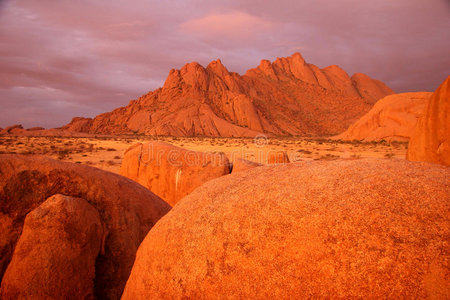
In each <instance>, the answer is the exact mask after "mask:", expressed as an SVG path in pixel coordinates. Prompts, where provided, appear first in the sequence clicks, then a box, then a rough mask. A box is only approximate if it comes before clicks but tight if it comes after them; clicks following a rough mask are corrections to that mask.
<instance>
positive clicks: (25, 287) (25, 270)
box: [1, 194, 103, 299]
mask: <svg viewBox="0 0 450 300" xmlns="http://www.w3.org/2000/svg"><path fill="white" fill-rule="evenodd" d="M102 241H103V225H102V222H101V220H100V215H99V213H98V211H97V210H96V209H95V208H94V207H93V206H92V205H90V204H89V203H88V202H87V201H86V200H84V199H81V198H73V197H67V196H64V195H59V194H58V195H54V196H52V197H50V198H49V199H47V200H46V201H45V202H44V203H42V204H41V205H40V206H38V207H37V208H35V209H34V210H33V211H31V212H30V213H29V214H28V215H27V216H26V218H25V223H24V226H23V230H22V234H21V236H20V238H19V240H18V242H17V244H16V247H15V250H14V254H13V256H12V259H11V262H10V264H9V266H8V268H7V270H6V272H5V275H4V276H3V280H2V285H1V296H2V299H45V298H52V299H92V298H93V297H94V277H95V260H96V259H97V256H98V254H99V253H100V251H101V246H102Z"/></svg>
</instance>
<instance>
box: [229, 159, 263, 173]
mask: <svg viewBox="0 0 450 300" xmlns="http://www.w3.org/2000/svg"><path fill="white" fill-rule="evenodd" d="M262 165H263V164H260V163H257V162H254V161H249V160H246V159H243V158H236V159H235V160H234V161H233V169H232V171H231V173H236V172H240V171H245V170H248V169H253V168H255V167H260V166H262Z"/></svg>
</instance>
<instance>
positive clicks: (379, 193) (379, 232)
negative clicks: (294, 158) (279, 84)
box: [122, 160, 450, 299]
mask: <svg viewBox="0 0 450 300" xmlns="http://www.w3.org/2000/svg"><path fill="white" fill-rule="evenodd" d="M449 177H450V169H449V168H448V167H445V166H439V165H429V164H423V163H412V162H408V161H399V160H357V161H350V160H348V161H333V162H312V163H306V164H305V163H303V164H296V163H293V164H282V165H274V166H264V167H258V168H253V169H251V170H248V171H246V172H239V173H236V174H234V175H230V176H225V177H222V178H219V179H216V180H212V181H210V182H207V183H206V184H204V185H203V186H201V187H200V188H198V189H196V190H195V191H194V192H193V193H191V194H190V195H188V196H187V197H185V198H184V199H183V200H181V201H180V202H179V203H178V204H177V205H176V206H175V207H174V208H173V209H172V211H171V212H169V213H168V214H167V215H166V216H165V217H163V218H162V219H161V220H160V221H159V222H158V223H157V224H156V225H155V226H154V227H153V228H152V230H151V231H150V232H149V234H148V235H147V237H146V238H145V240H144V241H143V242H142V244H141V246H140V247H139V250H138V253H137V256H136V261H135V263H134V266H133V270H132V272H131V275H130V278H129V279H128V282H127V285H126V287H125V291H124V294H123V296H122V298H123V299H147V298H168V299H182V298H186V299H188V298H192V299H196V298H202V299H210V298H227V299H286V298H294V299H304V298H367V297H369V298H425V297H430V298H442V299H443V298H448V297H450V294H449V289H448V286H449V285H450V280H449V278H450V271H449V270H450V268H449V267H450V266H449V240H448V237H449V235H450V214H449V211H450V182H449V181H448V178H449Z"/></svg>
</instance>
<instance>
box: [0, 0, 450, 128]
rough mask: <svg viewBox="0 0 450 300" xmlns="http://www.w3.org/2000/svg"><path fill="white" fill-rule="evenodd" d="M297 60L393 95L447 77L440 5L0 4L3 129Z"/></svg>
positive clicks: (153, 0) (288, 1) (381, 0)
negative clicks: (201, 68) (210, 68)
mask: <svg viewBox="0 0 450 300" xmlns="http://www.w3.org/2000/svg"><path fill="white" fill-rule="evenodd" d="M297 51H298V52H300V53H302V55H303V57H304V58H305V59H306V60H307V61H308V62H310V63H313V64H315V65H317V66H319V67H326V66H328V65H332V64H337V65H339V66H341V67H342V68H343V69H345V70H346V71H347V72H348V73H349V74H350V75H351V74H353V73H355V72H362V73H366V74H368V75H369V76H371V77H373V78H376V79H380V80H382V81H384V82H385V83H387V84H388V85H389V86H390V87H391V88H393V89H394V90H395V91H396V92H405V91H423V90H425V91H433V90H434V89H436V88H437V86H438V85H439V83H440V82H442V81H443V80H444V79H445V78H446V77H447V76H448V75H450V72H449V71H450V55H449V53H450V1H448V0H339V1H337V0H276V1H275V0H223V1H213V0H204V1H200V0H77V1H74V0H0V105H1V115H0V127H5V126H7V125H11V124H17V123H19V124H23V125H24V126H25V127H31V126H43V127H47V128H48V127H57V126H61V125H63V124H65V123H68V122H69V121H70V120H71V118H72V117H73V116H86V117H93V116H95V115H97V114H99V113H102V112H105V111H109V110H112V109H114V108H116V107H119V106H123V105H126V104H127V103H128V102H129V100H131V99H136V98H138V97H139V96H140V95H142V94H144V93H146V92H148V91H150V90H153V89H155V88H158V87H160V86H162V84H163V83H164V80H165V78H166V76H167V75H168V73H169V70H170V69H172V68H180V67H182V66H183V65H184V64H185V63H186V62H190V61H197V62H199V63H201V64H202V65H207V64H208V62H209V61H211V60H214V59H217V58H220V59H221V60H222V62H223V63H224V64H225V65H226V66H227V68H228V69H229V70H230V71H235V72H239V73H241V74H243V73H244V72H245V70H247V69H249V68H252V67H256V66H257V65H258V64H259V62H260V60H261V59H270V60H274V59H275V58H276V57H283V56H289V55H291V54H293V53H294V52H297Z"/></svg>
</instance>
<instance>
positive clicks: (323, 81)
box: [62, 53, 394, 137]
mask: <svg viewBox="0 0 450 300" xmlns="http://www.w3.org/2000/svg"><path fill="white" fill-rule="evenodd" d="M393 93H394V92H393V91H392V90H391V89H390V88H389V87H388V86H386V85H385V84H384V83H383V82H381V81H378V80H375V79H372V78H370V77H369V76H367V75H365V74H361V73H356V74H354V75H353V76H351V77H350V76H349V75H348V74H347V73H346V72H345V71H344V70H343V69H341V68H340V67H338V66H335V65H333V66H329V67H326V68H323V69H320V68H318V67H317V66H315V65H313V64H309V63H307V62H306V61H305V60H304V59H303V57H302V56H301V54H300V53H295V54H293V55H292V56H290V57H285V58H277V59H276V60H275V61H274V62H270V61H268V60H262V61H261V63H260V65H259V66H258V67H256V68H254V69H250V70H248V71H247V72H246V73H245V74H244V75H239V74H238V73H235V72H229V71H228V70H227V68H226V67H225V66H224V65H223V64H222V62H221V61H220V60H219V59H218V60H216V61H212V62H211V63H209V64H208V66H207V67H206V68H205V67H203V66H201V65H200V64H198V63H196V62H192V63H188V64H186V65H184V66H183V67H182V68H181V69H180V70H176V69H172V70H171V71H170V73H169V75H168V77H167V79H166V81H165V83H164V85H163V87H162V88H158V89H156V90H154V91H151V92H149V93H147V94H146V95H143V96H141V97H140V98H139V99H137V100H132V101H130V103H129V104H128V105H127V106H125V107H120V108H117V109H115V110H113V111H111V112H106V113H103V114H100V115H98V116H96V117H95V118H82V117H76V118H73V119H72V121H71V122H70V123H69V124H67V125H65V126H63V127H62V129H65V130H70V131H76V132H84V133H96V134H145V135H170V136H214V137H220V136H221V137H233V136H241V137H251V136H256V135H258V134H262V133H263V134H267V135H276V136H326V135H333V134H338V133H341V132H343V131H344V130H345V129H347V127H348V126H349V125H350V124H352V123H353V122H355V121H356V120H358V119H359V118H360V117H361V116H362V115H364V114H365V113H367V112H368V111H369V110H370V108H371V107H372V106H373V105H374V103H375V102H376V101H377V100H378V99H380V98H383V97H385V96H387V95H390V94H393Z"/></svg>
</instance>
